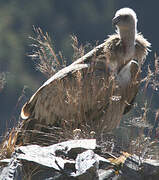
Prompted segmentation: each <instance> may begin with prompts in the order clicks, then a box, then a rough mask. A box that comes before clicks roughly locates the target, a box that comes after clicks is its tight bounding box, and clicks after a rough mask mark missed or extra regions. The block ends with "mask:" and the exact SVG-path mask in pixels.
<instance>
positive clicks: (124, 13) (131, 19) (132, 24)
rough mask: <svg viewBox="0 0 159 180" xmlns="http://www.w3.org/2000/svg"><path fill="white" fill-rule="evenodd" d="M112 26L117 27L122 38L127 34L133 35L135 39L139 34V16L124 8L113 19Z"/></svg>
mask: <svg viewBox="0 0 159 180" xmlns="http://www.w3.org/2000/svg"><path fill="white" fill-rule="evenodd" d="M112 24H113V25H114V26H116V27H117V30H118V32H119V34H120V35H121V38H122V36H124V34H125V33H129V34H132V35H133V36H134V37H135V34H136V33H137V30H136V26H137V16H136V13H135V12H134V11H133V10H132V9H130V8H122V9H120V10H118V11H117V12H116V13H115V16H114V18H113V19H112Z"/></svg>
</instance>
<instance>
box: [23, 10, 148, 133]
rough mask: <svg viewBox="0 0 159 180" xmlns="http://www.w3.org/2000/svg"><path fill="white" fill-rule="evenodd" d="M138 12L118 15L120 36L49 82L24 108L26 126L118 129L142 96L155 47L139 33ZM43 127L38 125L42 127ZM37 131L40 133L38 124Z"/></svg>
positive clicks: (118, 12)
mask: <svg viewBox="0 0 159 180" xmlns="http://www.w3.org/2000/svg"><path fill="white" fill-rule="evenodd" d="M136 23H137V18H136V14H135V12H134V11H133V10H131V9H129V8H123V9H121V10H119V11H117V13H116V15H115V17H114V18H113V24H114V25H116V27H117V33H116V34H114V35H111V36H109V37H108V39H106V40H105V42H104V43H102V44H101V45H99V46H97V47H95V48H94V49H93V50H92V51H90V52H89V53H87V54H86V55H84V56H83V57H81V58H79V59H78V60H77V61H75V62H74V63H72V64H71V65H70V66H68V67H66V68H64V69H62V70H60V71H59V72H58V73H56V74H55V75H54V76H52V77H51V78H50V79H49V80H47V81H46V82H45V83H44V84H43V85H42V86H41V87H40V88H39V89H38V90H37V91H36V92H35V94H34V95H33V96H32V97H31V99H30V100H29V101H28V102H27V103H26V104H25V105H24V106H23V108H22V111H21V117H22V118H23V119H25V120H24V122H23V124H25V123H27V122H29V121H33V120H35V122H37V124H43V125H45V126H57V127H68V128H72V130H73V129H75V128H81V129H82V128H83V127H89V128H90V130H93V131H95V132H96V133H101V132H102V131H104V130H105V131H111V130H112V129H114V128H116V127H117V126H118V125H119V123H120V120H121V118H122V115H123V114H124V112H126V111H127V110H126V109H129V107H130V106H131V102H132V101H133V99H134V97H135V96H136V94H137V91H138V86H139V74H140V66H141V64H142V63H143V61H144V59H145V58H146V55H147V54H148V47H149V46H150V43H149V42H148V41H147V40H146V39H144V37H143V36H142V35H141V34H139V33H137V30H136ZM38 126H39V125H38ZM32 129H38V128H37V127H36V123H34V127H32Z"/></svg>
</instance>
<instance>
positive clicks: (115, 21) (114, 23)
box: [112, 16, 120, 26]
mask: <svg viewBox="0 0 159 180" xmlns="http://www.w3.org/2000/svg"><path fill="white" fill-rule="evenodd" d="M119 21H120V16H116V17H114V18H113V19H112V25H113V26H116V25H117V24H118V22H119Z"/></svg>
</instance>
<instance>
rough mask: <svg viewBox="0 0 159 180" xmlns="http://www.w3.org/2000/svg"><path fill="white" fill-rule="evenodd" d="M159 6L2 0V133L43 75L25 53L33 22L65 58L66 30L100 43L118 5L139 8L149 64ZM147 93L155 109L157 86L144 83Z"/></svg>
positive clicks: (68, 51) (158, 34) (158, 30)
mask: <svg viewBox="0 0 159 180" xmlns="http://www.w3.org/2000/svg"><path fill="white" fill-rule="evenodd" d="M158 6H159V1H147V0H140V1H134V0H120V1H119V0H98V1H97V0H79V1H77V0H67V1H62V0H60V1H58V0H45V1H44V0H34V1H26V0H14V1H13V0H5V1H2V0H0V74H1V77H3V76H4V74H3V73H5V81H4V88H3V89H2V88H0V136H3V134H4V133H5V132H6V129H7V128H11V127H13V126H14V125H15V124H16V123H17V121H18V119H19V113H20V109H21V107H22V105H23V104H24V103H25V101H26V100H27V99H28V98H29V97H30V96H31V95H32V93H33V92H35V90H36V89H37V88H38V87H40V85H42V84H43V82H44V81H45V80H46V79H47V78H46V77H45V76H44V75H43V74H41V73H40V72H38V71H37V70H36V68H35V63H34V62H33V61H32V60H31V58H29V57H28V56H27V55H28V54H31V52H32V48H31V46H30V45H31V43H32V42H31V41H30V40H29V38H28V37H29V36H34V32H33V25H34V26H35V27H40V28H41V29H42V30H43V31H44V32H48V34H49V35H50V37H51V39H53V43H54V47H55V50H56V53H58V52H59V51H61V52H62V54H63V56H64V58H65V59H66V60H67V62H68V63H69V62H71V57H72V53H73V50H72V47H71V40H70V35H76V36H77V37H78V40H79V43H80V44H86V43H87V42H89V43H91V44H92V45H95V44H96V41H99V43H101V42H103V40H104V39H106V38H107V35H109V34H112V33H114V28H113V27H112V25H111V24H112V23H111V19H112V17H113V16H114V13H115V12H116V10H117V9H120V8H122V7H130V8H132V9H134V10H135V11H136V13H137V16H138V31H141V32H142V33H143V34H144V37H146V38H147V39H148V40H149V41H150V42H151V43H152V51H151V53H150V54H149V56H148V58H147V62H148V63H150V64H153V63H154V54H155V53H157V54H159V49H158V47H159V42H158V40H159V20H158V13H157V12H158ZM145 71H146V68H145ZM143 73H144V72H143ZM141 94H142V93H141ZM138 98H140V96H138ZM145 98H146V99H148V100H149V99H151V104H150V107H149V108H152V109H153V110H152V111H155V110H156V109H158V108H159V91H153V92H152V91H151V89H149V88H148V90H147V91H146V93H145ZM151 117H152V119H153V116H151Z"/></svg>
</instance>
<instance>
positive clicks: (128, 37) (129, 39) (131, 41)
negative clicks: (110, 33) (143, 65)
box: [119, 25, 136, 58]
mask: <svg viewBox="0 0 159 180" xmlns="http://www.w3.org/2000/svg"><path fill="white" fill-rule="evenodd" d="M119 35H120V38H121V42H122V44H123V47H124V52H125V53H126V54H127V55H129V56H132V55H133V54H134V50H135V36H136V27H135V25H134V26H133V27H131V26H130V27H128V28H126V29H124V28H123V29H122V28H121V29H119ZM130 58H131V57H130Z"/></svg>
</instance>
